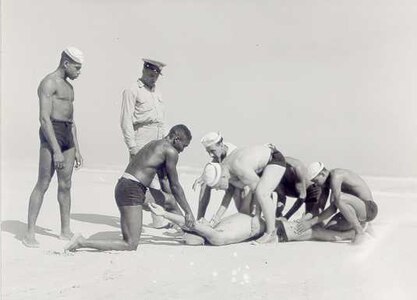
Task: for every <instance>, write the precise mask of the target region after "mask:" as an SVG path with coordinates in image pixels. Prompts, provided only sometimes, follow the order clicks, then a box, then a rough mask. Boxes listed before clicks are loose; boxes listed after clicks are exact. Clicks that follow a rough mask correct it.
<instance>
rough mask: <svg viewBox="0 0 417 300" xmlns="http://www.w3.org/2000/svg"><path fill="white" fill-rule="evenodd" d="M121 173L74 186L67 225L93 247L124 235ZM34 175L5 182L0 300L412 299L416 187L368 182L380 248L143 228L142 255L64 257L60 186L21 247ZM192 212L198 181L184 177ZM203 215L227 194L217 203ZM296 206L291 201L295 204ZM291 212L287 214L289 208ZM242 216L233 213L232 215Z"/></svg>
mask: <svg viewBox="0 0 417 300" xmlns="http://www.w3.org/2000/svg"><path fill="white" fill-rule="evenodd" d="M121 171H122V170H120V171H115V170H106V171H104V170H91V169H82V170H79V171H77V172H76V173H75V174H74V177H73V194H72V196H73V202H72V213H71V225H72V230H73V231H74V232H81V233H82V234H83V235H85V236H87V237H88V236H92V237H93V238H111V237H118V236H119V235H120V229H119V216H118V210H117V207H116V204H115V202H114V198H113V189H114V185H115V182H116V180H117V178H118V177H119V176H120V174H121ZM35 175H36V167H34V166H32V167H28V166H26V167H24V168H20V169H19V171H15V170H13V169H12V168H11V166H7V165H6V166H5V167H4V168H3V174H2V180H3V182H2V224H1V230H2V231H1V239H2V240H1V241H2V292H1V293H2V299H5V300H6V299H8V300H11V299H213V298H217V299H233V298H240V299H277V298H280V299H414V297H415V293H416V292H417V287H416V286H415V278H416V275H417V271H416V270H415V267H416V266H417V258H416V256H415V253H416V251H417V243H416V242H415V241H414V237H415V236H416V234H417V219H416V218H415V215H416V214H417V180H416V179H412V178H410V179H392V178H375V177H373V178H367V177H365V178H366V180H367V182H368V183H369V185H370V186H371V188H372V190H373V193H374V197H375V199H376V201H377V202H378V205H379V207H380V213H379V215H378V217H377V219H376V220H375V221H374V222H373V223H372V229H373V231H374V236H375V237H374V239H373V240H372V241H370V242H368V243H367V244H366V245H365V246H364V247H355V246H351V245H350V244H348V243H344V242H341V243H324V242H292V243H281V244H277V245H268V246H253V245H251V244H250V243H241V244H236V245H230V246H223V247H214V246H186V245H184V244H182V242H181V240H180V239H178V238H173V237H170V236H167V235H165V232H166V230H156V229H153V228H149V227H147V226H146V224H148V223H149V222H150V221H151V217H150V214H149V213H148V212H145V213H144V224H145V230H144V233H143V234H142V239H141V244H140V245H139V248H138V250H137V251H136V252H122V253H117V252H96V251H90V250H87V251H77V252H75V253H69V254H68V253H63V247H64V245H65V244H66V242H65V241H61V240H59V239H58V234H59V212H58V203H57V201H56V179H54V180H53V182H52V183H51V186H50V189H49V191H48V193H47V194H46V196H45V200H44V204H43V207H42V210H41V213H40V216H39V219H38V222H37V225H38V228H37V238H38V240H39V242H40V243H41V246H40V248H38V249H29V248H26V247H24V246H23V245H22V243H21V239H22V235H23V234H24V232H25V229H26V217H27V216H26V214H27V205H28V197H29V194H30V192H31V190H32V188H33V184H34V183H35ZM180 175H181V178H180V180H181V182H182V184H183V186H184V189H185V192H186V195H187V197H188V201H189V202H190V204H191V206H192V208H193V211H196V209H197V198H198V194H197V193H196V192H194V191H192V189H191V185H192V182H193V180H194V178H195V176H196V173H195V172H193V171H192V170H190V169H185V168H184V169H182V171H181V174H180ZM213 196H214V197H213V201H212V202H211V204H210V206H209V209H208V213H207V216H208V217H210V216H211V215H212V214H213V213H214V211H215V210H216V209H217V207H218V205H219V202H220V199H221V196H222V194H221V193H220V192H216V193H214V195H213ZM290 203H291V202H290ZM287 207H288V206H287ZM235 211H236V210H235V208H234V206H233V204H231V206H230V208H229V210H228V212H227V214H232V213H234V212H235Z"/></svg>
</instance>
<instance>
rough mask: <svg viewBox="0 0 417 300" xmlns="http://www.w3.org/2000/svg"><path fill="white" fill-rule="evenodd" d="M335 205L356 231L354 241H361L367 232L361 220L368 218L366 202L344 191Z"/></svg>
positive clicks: (357, 242)
mask: <svg viewBox="0 0 417 300" xmlns="http://www.w3.org/2000/svg"><path fill="white" fill-rule="evenodd" d="M335 205H336V206H337V208H338V209H339V210H340V212H341V213H342V215H343V216H344V217H345V219H346V220H347V221H348V222H349V224H351V225H352V227H353V230H355V232H356V236H355V239H354V240H353V242H354V243H356V244H359V243H361V242H362V241H363V239H364V238H365V232H364V230H363V228H362V226H361V221H365V220H366V207H365V203H364V202H363V201H362V200H361V199H359V198H357V197H355V196H353V195H350V194H345V193H342V195H341V196H340V199H339V201H337V202H335Z"/></svg>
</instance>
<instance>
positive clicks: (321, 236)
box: [312, 226, 355, 242]
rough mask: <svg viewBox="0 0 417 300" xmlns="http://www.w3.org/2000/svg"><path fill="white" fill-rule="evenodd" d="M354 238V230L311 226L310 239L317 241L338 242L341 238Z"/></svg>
mask: <svg viewBox="0 0 417 300" xmlns="http://www.w3.org/2000/svg"><path fill="white" fill-rule="evenodd" d="M354 238H355V231H354V230H348V231H343V232H342V231H334V230H329V229H325V228H323V227H320V226H316V227H313V232H312V239H314V240H318V241H327V242H338V241H343V240H353V239H354Z"/></svg>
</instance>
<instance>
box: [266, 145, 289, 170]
mask: <svg viewBox="0 0 417 300" xmlns="http://www.w3.org/2000/svg"><path fill="white" fill-rule="evenodd" d="M269 148H270V149H271V160H270V161H269V162H268V165H278V166H281V167H284V168H286V166H287V165H286V163H285V157H284V155H282V153H281V152H279V151H278V150H277V149H276V148H275V146H273V145H270V146H269Z"/></svg>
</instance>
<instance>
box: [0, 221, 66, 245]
mask: <svg viewBox="0 0 417 300" xmlns="http://www.w3.org/2000/svg"><path fill="white" fill-rule="evenodd" d="M27 226H28V225H27V224H26V223H23V222H21V221H16V220H6V221H3V222H2V223H1V231H5V232H9V233H11V234H14V237H15V239H17V240H19V241H22V239H23V237H24V236H25V234H26V231H27ZM50 231H51V229H48V228H43V227H40V226H36V227H35V233H36V234H41V235H46V236H50V237H54V238H58V235H57V234H53V233H50Z"/></svg>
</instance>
